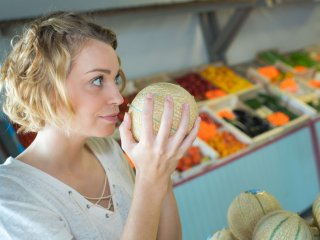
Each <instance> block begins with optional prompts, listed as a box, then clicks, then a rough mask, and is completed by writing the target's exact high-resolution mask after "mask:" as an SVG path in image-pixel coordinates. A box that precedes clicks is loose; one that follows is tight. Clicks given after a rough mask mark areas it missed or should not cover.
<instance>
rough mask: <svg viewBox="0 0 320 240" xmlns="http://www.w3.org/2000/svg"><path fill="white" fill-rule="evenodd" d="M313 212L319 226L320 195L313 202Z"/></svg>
mask: <svg viewBox="0 0 320 240" xmlns="http://www.w3.org/2000/svg"><path fill="white" fill-rule="evenodd" d="M312 213H313V218H314V221H315V223H316V225H317V227H319V226H320V195H319V196H318V197H317V199H316V200H315V201H314V202H313V205H312Z"/></svg>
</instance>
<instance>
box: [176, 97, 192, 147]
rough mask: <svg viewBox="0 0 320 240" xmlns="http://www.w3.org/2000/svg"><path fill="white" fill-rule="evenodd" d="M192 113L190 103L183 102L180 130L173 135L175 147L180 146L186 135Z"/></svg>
mask: <svg viewBox="0 0 320 240" xmlns="http://www.w3.org/2000/svg"><path fill="white" fill-rule="evenodd" d="M189 120H190V114H189V105H188V104H187V103H185V104H183V106H182V113H181V120H180V123H179V127H178V130H177V131H176V133H175V134H174V135H173V137H172V144H173V147H175V148H178V147H179V146H180V144H181V142H182V141H183V139H184V138H185V137H186V135H187V132H188V126H189Z"/></svg>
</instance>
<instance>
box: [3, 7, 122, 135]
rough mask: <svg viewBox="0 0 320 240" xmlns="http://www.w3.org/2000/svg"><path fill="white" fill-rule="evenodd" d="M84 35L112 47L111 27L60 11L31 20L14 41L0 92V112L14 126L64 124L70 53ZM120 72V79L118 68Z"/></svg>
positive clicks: (69, 107) (68, 106)
mask: <svg viewBox="0 0 320 240" xmlns="http://www.w3.org/2000/svg"><path fill="white" fill-rule="evenodd" d="M89 39H96V40H100V41H103V42H105V43H107V44H109V45H110V46H112V48H113V49H116V48H117V38H116V35H115V33H114V32H113V31H111V30H110V29H107V28H103V27H101V26H99V25H97V24H95V23H93V22H89V21H87V20H85V19H84V18H82V17H80V16H79V15H76V14H73V13H65V12H59V13H54V14H51V15H48V16H45V17H42V18H39V19H37V20H35V21H34V22H32V23H31V24H30V26H29V27H28V28H27V29H26V30H25V31H24V33H23V35H22V36H21V38H20V39H19V40H18V41H17V42H16V43H15V44H14V45H13V47H12V51H11V53H10V54H9V55H8V57H7V59H6V60H5V62H4V64H3V66H2V68H1V75H0V92H1V90H2V91H3V92H4V94H5V95H4V96H5V99H4V104H3V111H4V113H5V114H6V115H7V116H8V117H9V118H10V120H11V121H12V122H15V123H17V124H19V125H20V126H21V127H20V129H19V131H23V132H38V131H39V130H41V129H42V128H43V127H44V125H45V123H50V124H53V125H55V126H57V127H66V126H68V122H69V121H70V120H71V119H72V117H73V116H74V110H73V108H72V105H71V104H70V102H69V99H68V95H67V91H66V78H67V75H68V73H69V71H70V68H71V64H72V60H73V57H74V56H75V55H76V54H77V53H78V52H79V51H80V50H81V48H82V47H83V45H84V43H85V42H86V41H88V40H89ZM119 64H120V59H119ZM120 75H122V76H121V77H122V78H123V81H125V76H124V74H123V72H122V71H120ZM123 88H124V84H123V86H122V89H123ZM61 107H62V109H65V110H66V111H64V112H67V115H68V116H66V118H63V119H62V118H61V117H59V114H58V113H59V112H58V111H59V109H61ZM66 124H67V125H66Z"/></svg>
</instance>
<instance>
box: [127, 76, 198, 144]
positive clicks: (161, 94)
mask: <svg viewBox="0 0 320 240" xmlns="http://www.w3.org/2000/svg"><path fill="white" fill-rule="evenodd" d="M148 93H152V94H153V98H154V111H153V130H154V134H156V133H157V132H158V130H159V127H160V122H161V117H162V113H163V110H164V101H165V98H166V96H168V95H170V96H171V97H172V99H173V104H174V116H173V121H172V127H171V131H170V136H171V135H173V134H174V133H175V132H176V131H177V129H178V127H179V124H180V120H181V114H182V105H183V104H184V103H188V104H189V109H190V118H189V119H190V120H189V125H188V133H189V132H190V131H191V129H192V127H193V124H194V122H195V120H196V118H197V117H198V106H197V103H196V101H195V99H194V97H193V96H192V95H191V94H190V93H189V92H188V91H187V90H185V89H184V88H182V87H180V86H179V85H176V84H172V83H166V82H160V83H155V84H151V85H149V86H148V87H146V88H144V89H142V90H141V91H140V92H139V93H138V94H137V96H136V97H135V98H134V99H133V101H132V103H131V104H130V107H129V114H130V116H131V119H132V133H133V136H134V138H135V139H136V140H137V141H139V140H140V134H141V131H142V125H143V122H142V110H143V103H144V100H145V98H146V96H147V94H148Z"/></svg>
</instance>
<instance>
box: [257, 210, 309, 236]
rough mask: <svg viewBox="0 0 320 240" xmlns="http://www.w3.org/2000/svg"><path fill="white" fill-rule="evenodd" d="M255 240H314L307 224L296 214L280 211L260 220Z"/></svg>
mask: <svg viewBox="0 0 320 240" xmlns="http://www.w3.org/2000/svg"><path fill="white" fill-rule="evenodd" d="M252 239H253V240H262V239H265V240H271V239H272V240H293V239H294V240H313V233H312V232H311V230H310V228H309V226H308V225H307V223H306V222H305V221H304V220H303V219H302V218H301V217H300V216H299V215H297V214H296V213H292V212H288V211H284V210H278V211H274V212H271V213H269V214H267V215H266V216H264V217H263V218H261V219H260V221H259V222H258V223H257V225H256V227H255V229H254V232H253V238H252Z"/></svg>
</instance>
